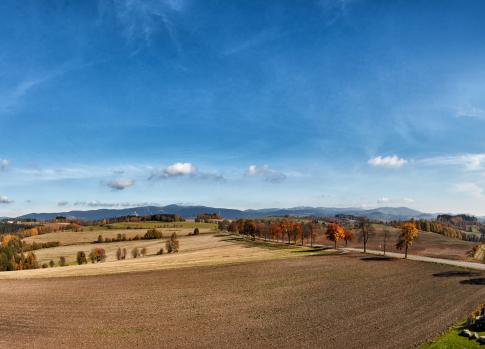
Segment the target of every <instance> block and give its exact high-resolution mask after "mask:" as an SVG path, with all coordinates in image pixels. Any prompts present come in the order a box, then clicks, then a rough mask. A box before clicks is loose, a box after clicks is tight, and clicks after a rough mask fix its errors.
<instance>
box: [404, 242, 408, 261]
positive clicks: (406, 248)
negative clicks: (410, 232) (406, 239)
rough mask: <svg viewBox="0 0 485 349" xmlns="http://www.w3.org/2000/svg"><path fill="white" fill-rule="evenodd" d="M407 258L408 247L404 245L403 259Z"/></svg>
mask: <svg viewBox="0 0 485 349" xmlns="http://www.w3.org/2000/svg"><path fill="white" fill-rule="evenodd" d="M407 258H408V245H406V247H405V249H404V259H407Z"/></svg>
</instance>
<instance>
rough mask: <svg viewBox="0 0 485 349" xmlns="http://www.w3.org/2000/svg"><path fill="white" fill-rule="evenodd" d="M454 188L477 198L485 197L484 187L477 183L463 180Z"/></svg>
mask: <svg viewBox="0 0 485 349" xmlns="http://www.w3.org/2000/svg"><path fill="white" fill-rule="evenodd" d="M453 190H454V191H456V192H458V193H463V194H467V195H469V196H472V197H475V198H477V199H485V193H484V189H483V188H482V187H481V186H479V185H478V184H477V183H472V182H463V183H458V184H455V186H454V187H453Z"/></svg>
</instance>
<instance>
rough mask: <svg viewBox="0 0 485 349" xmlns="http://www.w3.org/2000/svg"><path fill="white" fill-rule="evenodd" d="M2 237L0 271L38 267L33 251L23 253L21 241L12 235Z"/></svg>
mask: <svg viewBox="0 0 485 349" xmlns="http://www.w3.org/2000/svg"><path fill="white" fill-rule="evenodd" d="M8 236H9V237H8V238H5V235H4V236H3V237H2V241H1V244H0V271H13V270H25V269H36V268H38V267H39V264H38V262H37V257H36V255H35V254H34V253H33V252H28V253H24V250H23V243H22V241H21V240H20V239H19V238H17V237H13V236H12V235H8Z"/></svg>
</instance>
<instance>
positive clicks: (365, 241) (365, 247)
mask: <svg viewBox="0 0 485 349" xmlns="http://www.w3.org/2000/svg"><path fill="white" fill-rule="evenodd" d="M364 253H367V240H366V238H365V236H364Z"/></svg>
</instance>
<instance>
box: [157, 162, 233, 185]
mask: <svg viewBox="0 0 485 349" xmlns="http://www.w3.org/2000/svg"><path fill="white" fill-rule="evenodd" d="M177 177H190V178H195V179H209V180H215V181H224V180H225V178H224V176H222V175H221V174H218V173H210V172H200V171H199V170H198V169H197V167H195V166H194V165H193V164H191V163H190V162H177V163H174V164H172V165H170V166H167V167H166V168H165V169H163V170H161V171H160V170H154V171H153V172H152V174H151V175H150V177H148V180H153V179H169V178H177Z"/></svg>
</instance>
